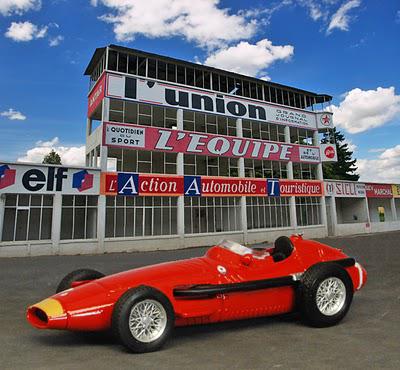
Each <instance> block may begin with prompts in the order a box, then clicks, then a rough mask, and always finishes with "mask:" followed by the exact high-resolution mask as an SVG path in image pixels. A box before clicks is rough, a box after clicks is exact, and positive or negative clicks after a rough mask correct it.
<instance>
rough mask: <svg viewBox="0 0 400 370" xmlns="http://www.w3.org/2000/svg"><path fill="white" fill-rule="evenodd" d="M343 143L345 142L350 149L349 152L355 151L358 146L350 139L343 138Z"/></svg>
mask: <svg viewBox="0 0 400 370" xmlns="http://www.w3.org/2000/svg"><path fill="white" fill-rule="evenodd" d="M343 144H347V148H348V149H349V150H350V151H351V152H355V151H356V150H357V148H358V146H357V145H356V144H354V143H353V142H352V141H351V140H350V139H344V140H343Z"/></svg>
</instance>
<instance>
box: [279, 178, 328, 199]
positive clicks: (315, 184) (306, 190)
mask: <svg viewBox="0 0 400 370" xmlns="http://www.w3.org/2000/svg"><path fill="white" fill-rule="evenodd" d="M279 190H280V195H281V196H300V197H313V196H315V197H320V196H322V195H323V194H324V188H323V184H322V182H321V181H315V180H279Z"/></svg>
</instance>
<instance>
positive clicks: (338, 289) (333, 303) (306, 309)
mask: <svg viewBox="0 0 400 370" xmlns="http://www.w3.org/2000/svg"><path fill="white" fill-rule="evenodd" d="M352 299H353V284H352V281H351V278H350V277H349V275H348V273H347V271H346V270H345V269H344V268H342V267H341V266H339V265H337V264H334V263H321V264H317V265H314V266H312V267H311V268H309V269H308V270H307V271H306V272H305V273H304V275H303V276H302V279H301V282H300V287H299V306H300V307H299V308H300V311H301V314H302V317H303V319H304V320H305V321H306V322H307V323H308V324H309V325H311V326H315V327H326V326H332V325H335V324H337V323H338V322H339V321H340V320H342V319H343V318H344V316H345V315H346V314H347V311H348V310H349V308H350V305H351V301H352Z"/></svg>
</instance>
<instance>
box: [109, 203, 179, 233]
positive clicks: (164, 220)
mask: <svg viewBox="0 0 400 370" xmlns="http://www.w3.org/2000/svg"><path fill="white" fill-rule="evenodd" d="M176 233H177V198H176V197H140V196H138V197H122V196H117V197H114V196H107V198H106V237H107V238H118V237H138V236H139V237H140V236H152V235H175V234H176Z"/></svg>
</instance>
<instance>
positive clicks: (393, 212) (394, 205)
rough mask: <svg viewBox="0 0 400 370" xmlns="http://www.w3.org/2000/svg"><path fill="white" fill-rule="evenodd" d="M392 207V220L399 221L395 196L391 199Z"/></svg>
mask: <svg viewBox="0 0 400 370" xmlns="http://www.w3.org/2000/svg"><path fill="white" fill-rule="evenodd" d="M390 208H391V209H392V220H393V221H397V212H396V202H395V198H392V199H390Z"/></svg>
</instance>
